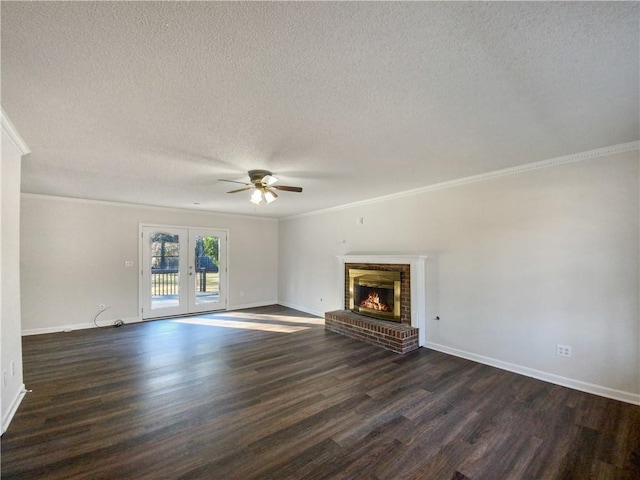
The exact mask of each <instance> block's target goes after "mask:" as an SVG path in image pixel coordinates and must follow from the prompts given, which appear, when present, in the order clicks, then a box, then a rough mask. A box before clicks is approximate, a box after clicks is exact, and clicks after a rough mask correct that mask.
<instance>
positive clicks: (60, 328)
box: [22, 317, 141, 337]
mask: <svg viewBox="0 0 640 480" xmlns="http://www.w3.org/2000/svg"><path fill="white" fill-rule="evenodd" d="M116 320H117V319H113V320H109V322H111V323H107V322H106V321H105V320H102V321H100V322H98V325H100V326H101V327H110V326H112V325H113V322H115V321H116ZM121 320H122V321H123V322H124V323H125V325H127V324H129V323H140V322H141V320H140V319H139V318H138V317H128V318H122V319H121ZM88 328H97V327H96V326H95V324H94V323H93V322H88V323H75V324H72V325H57V326H55V327H44V328H28V329H26V330H22V336H23V337H28V336H29V335H43V334H46V333H59V332H71V331H73V330H86V329H88Z"/></svg>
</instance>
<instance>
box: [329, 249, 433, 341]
mask: <svg viewBox="0 0 640 480" xmlns="http://www.w3.org/2000/svg"><path fill="white" fill-rule="evenodd" d="M427 258H428V257H427V255H420V254H417V255H402V254H384V253H362V254H347V255H340V256H338V263H339V279H340V283H339V285H340V296H339V297H338V298H341V299H342V305H343V307H344V305H345V298H344V293H345V287H344V282H345V277H344V268H345V264H346V263H380V264H393V265H409V268H410V272H411V326H412V327H416V328H417V329H418V345H420V346H421V347H422V346H424V344H425V343H426V339H427V308H426V305H427V301H426V297H427V268H426V263H427Z"/></svg>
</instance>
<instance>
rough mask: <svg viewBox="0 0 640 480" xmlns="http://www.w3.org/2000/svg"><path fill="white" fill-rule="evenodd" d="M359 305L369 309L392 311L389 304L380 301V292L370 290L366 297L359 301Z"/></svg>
mask: <svg viewBox="0 0 640 480" xmlns="http://www.w3.org/2000/svg"><path fill="white" fill-rule="evenodd" d="M360 306H361V307H364V308H369V309H371V310H379V311H381V312H391V311H392V309H391V307H390V306H389V305H387V304H386V303H384V302H381V301H380V294H379V293H378V292H376V291H373V292H371V293H370V294H369V296H368V297H367V298H365V299H364V300H363V301H362V302H360Z"/></svg>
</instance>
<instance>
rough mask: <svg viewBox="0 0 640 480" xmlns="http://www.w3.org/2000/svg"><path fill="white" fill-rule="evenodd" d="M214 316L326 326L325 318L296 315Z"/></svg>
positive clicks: (233, 313)
mask: <svg viewBox="0 0 640 480" xmlns="http://www.w3.org/2000/svg"><path fill="white" fill-rule="evenodd" d="M212 316H215V318H229V319H234V318H237V319H245V318H246V319H249V320H267V321H276V322H286V323H306V324H307V325H324V318H318V317H297V316H294V315H277V314H266V313H262V314H260V313H259V314H256V313H242V312H225V313H214V314H212Z"/></svg>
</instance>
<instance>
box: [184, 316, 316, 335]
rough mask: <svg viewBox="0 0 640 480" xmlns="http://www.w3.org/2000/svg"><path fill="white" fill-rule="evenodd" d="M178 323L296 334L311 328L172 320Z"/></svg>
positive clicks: (212, 320) (226, 321)
mask: <svg viewBox="0 0 640 480" xmlns="http://www.w3.org/2000/svg"><path fill="white" fill-rule="evenodd" d="M254 318H255V317H254ZM172 321H173V322H176V323H187V324H191V325H204V326H207V327H225V328H238V329H241V330H261V331H263V332H277V333H294V332H300V331H302V330H309V329H310V328H311V327H298V326H294V325H277V324H273V323H258V322H247V321H245V320H223V319H221V318H204V317H193V318H181V319H178V320H172Z"/></svg>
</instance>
